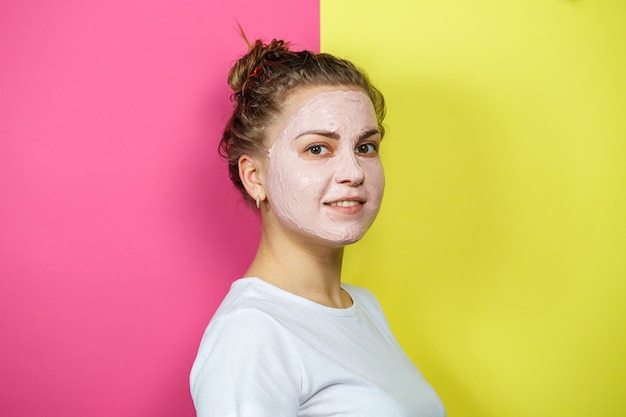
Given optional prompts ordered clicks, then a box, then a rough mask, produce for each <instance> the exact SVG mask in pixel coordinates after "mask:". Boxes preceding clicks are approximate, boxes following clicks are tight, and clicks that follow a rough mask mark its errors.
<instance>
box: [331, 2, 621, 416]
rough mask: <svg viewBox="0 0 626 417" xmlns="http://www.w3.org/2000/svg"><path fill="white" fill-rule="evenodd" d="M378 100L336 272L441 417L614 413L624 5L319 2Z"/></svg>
mask: <svg viewBox="0 0 626 417" xmlns="http://www.w3.org/2000/svg"><path fill="white" fill-rule="evenodd" d="M321 7H322V9H321V12H322V19H321V25H322V26H321V29H322V50H323V51H326V52H331V53H334V54H337V55H340V56H343V57H346V58H349V59H351V60H353V61H355V62H356V63H357V64H359V65H361V66H362V67H364V68H365V69H366V70H367V72H368V73H369V74H370V76H371V77H372V79H373V80H375V82H376V84H377V85H378V86H379V87H380V88H381V89H382V90H383V92H384V93H385V95H386V98H387V101H388V117H387V122H386V125H387V128H388V130H387V132H388V134H387V136H386V137H385V140H384V144H383V151H382V154H383V161H384V164H385V170H386V175H387V189H386V195H385V201H384V203H383V208H382V210H381V214H380V216H379V219H378V220H377V222H376V224H375V225H374V227H373V229H372V230H371V231H370V232H369V233H368V235H367V236H366V238H365V239H364V240H363V241H362V242H360V243H358V244H357V245H355V246H353V247H351V248H349V249H348V251H347V253H346V262H345V271H344V277H346V278H347V281H348V282H353V283H356V284H359V285H364V286H367V287H369V288H370V289H372V290H373V292H374V293H375V294H376V295H377V296H378V297H379V299H380V300H381V302H382V304H383V307H384V309H385V311H386V312H387V315H388V318H389V321H390V323H391V326H392V328H393V330H394V331H395V333H396V335H397V337H398V339H399V340H400V343H401V344H402V345H403V346H404V348H405V349H406V351H407V352H408V354H409V355H410V356H411V357H412V358H413V360H414V361H415V362H416V363H417V364H418V366H419V367H420V369H421V370H422V372H423V373H424V374H425V375H426V377H427V378H428V379H429V381H430V382H431V383H432V385H433V386H434V387H435V388H436V390H437V391H438V392H439V394H440V396H441V397H442V399H443V401H444V403H445V405H446V408H447V411H448V416H449V417H465V416H467V417H470V416H475V417H496V416H497V417H502V416H506V417H517V416H519V417H522V416H524V417H528V416H533V417H537V416H539V417H542V416H546V417H548V416H550V417H554V416H568V417H577V416H581V417H582V416H585V417H589V416H625V415H626V296H625V292H626V261H625V260H624V258H626V168H625V166H626V121H625V120H626V2H624V1H621V0H615V1H609V0H604V1H600V0H596V1H591V0H579V1H572V0H569V1H568V0H511V1H496V0H472V1H469V0H428V1H426V0H414V1H408V0H407V1H398V0H386V1H373V0H369V1H363V0H360V1H356V0H322V2H321Z"/></svg>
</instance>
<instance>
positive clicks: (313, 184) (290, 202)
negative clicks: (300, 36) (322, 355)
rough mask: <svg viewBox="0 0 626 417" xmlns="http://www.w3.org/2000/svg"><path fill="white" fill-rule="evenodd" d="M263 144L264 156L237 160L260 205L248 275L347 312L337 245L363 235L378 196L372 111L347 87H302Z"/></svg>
mask: <svg viewBox="0 0 626 417" xmlns="http://www.w3.org/2000/svg"><path fill="white" fill-rule="evenodd" d="M267 138H268V142H269V143H268V145H269V151H268V153H267V155H262V156H260V157H258V156H257V157H255V156H250V155H244V156H242V157H241V158H240V160H239V169H240V176H241V178H242V182H243V183H244V186H245V187H246V190H247V191H248V193H249V194H250V195H251V196H252V198H254V199H256V198H257V197H259V198H260V200H262V205H261V216H262V234H261V241H260V244H259V249H258V251H257V254H256V257H255V259H254V261H253V262H252V264H251V265H250V268H249V269H248V271H247V273H246V276H257V277H259V278H261V279H263V280H266V281H268V282H270V283H271V284H273V285H276V286H277V287H279V288H282V289H284V290H286V291H289V292H292V293H294V294H297V295H300V296H303V297H305V298H308V299H310V300H313V301H315V302H318V303H320V304H323V305H327V306H330V307H337V308H345V307H348V306H350V305H351V304H352V300H351V299H350V297H349V295H348V294H347V293H345V292H344V291H343V290H341V282H340V274H341V261H342V257H343V247H344V246H345V245H346V244H350V243H353V242H356V241H357V240H359V239H360V238H361V237H363V235H364V234H365V232H366V231H367V229H368V228H369V227H370V225H371V224H372V222H373V221H374V219H375V217H376V214H377V213H378V210H379V208H380V203H381V200H382V196H383V190H384V174H383V168H382V163H381V161H380V158H379V155H378V148H379V146H380V141H381V135H380V132H379V130H378V124H377V119H376V114H375V112H374V108H373V105H372V103H371V101H370V99H369V97H368V96H367V95H366V94H365V93H364V92H362V91H360V90H358V89H355V88H353V87H352V88H349V87H343V88H342V87H337V86H332V87H331V86H323V87H312V88H304V89H302V88H301V89H298V90H296V91H294V92H292V93H291V94H289V95H288V96H287V98H286V100H285V104H284V107H283V109H282V112H281V113H280V114H279V115H278V116H277V117H276V118H275V120H273V122H272V123H271V124H270V125H269V126H268V128H267Z"/></svg>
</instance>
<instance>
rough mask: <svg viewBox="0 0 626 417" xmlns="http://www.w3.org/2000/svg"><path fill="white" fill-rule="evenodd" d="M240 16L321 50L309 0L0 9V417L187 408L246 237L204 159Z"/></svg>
mask: <svg viewBox="0 0 626 417" xmlns="http://www.w3.org/2000/svg"><path fill="white" fill-rule="evenodd" d="M218 4H219V5H218ZM237 21H239V22H240V23H241V24H242V26H243V27H244V28H245V30H246V31H247V33H248V35H249V37H250V38H256V37H263V38H265V39H268V38H272V37H279V38H280V37H282V38H285V39H290V40H291V41H292V42H293V43H294V44H295V46H296V47H298V48H309V49H314V50H317V49H318V48H319V3H318V1H317V0H314V1H312V0H307V1H304V2H302V1H299V2H293V1H289V0H280V1H278V0H274V1H271V2H258V1H256V2H255V1H243V0H239V1H229V2H217V1H213V2H211V1H199V0H191V1H184V2H178V1H175V0H158V1H155V0H132V1H129V0H114V1H107V2H84V1H78V0H75V1H68V0H66V1H49V0H48V1H38V2H20V1H4V2H2V5H1V6H0V56H1V57H2V65H1V66H0V278H1V279H0V337H1V340H0V375H1V377H0V381H1V382H0V384H1V386H0V415H2V416H7V417H8V416H64V417H72V416H81V417H84V416H192V415H194V411H193V405H192V402H191V398H190V395H189V389H188V373H189V369H190V367H191V363H192V361H193V358H194V357H195V353H196V349H197V345H198V343H199V341H200V337H201V336H202V331H203V329H204V327H205V326H206V324H207V322H208V320H209V319H210V317H211V315H212V313H213V312H214V310H215V308H216V307H217V304H218V303H219V301H220V300H221V298H222V297H223V295H224V294H225V292H226V291H227V289H228V286H229V285H230V282H231V281H232V280H234V279H235V278H237V277H238V276H239V275H241V274H242V273H243V272H244V270H245V267H246V264H247V262H248V261H249V260H250V259H251V257H252V255H253V251H254V248H255V246H256V243H257V239H258V224H257V219H256V217H255V215H254V214H252V212H251V211H250V210H248V209H247V208H246V207H245V206H244V204H243V202H242V200H241V199H240V198H239V197H238V195H237V194H236V193H235V191H234V189H233V188H232V186H231V184H230V182H229V180H228V175H227V172H226V166H225V163H224V162H223V161H221V160H220V159H219V158H218V157H217V154H216V148H217V143H218V140H219V137H220V133H221V130H222V128H223V126H224V123H225V122H226V120H227V118H228V115H229V112H230V109H231V105H230V103H229V99H228V97H229V95H230V91H229V89H228V87H227V85H226V73H227V71H228V68H229V67H230V65H231V64H232V63H233V61H234V60H235V59H236V58H237V57H238V56H239V55H241V54H243V53H244V52H245V45H244V43H243V41H242V40H241V39H240V37H239V35H238V32H237V24H236V22H237Z"/></svg>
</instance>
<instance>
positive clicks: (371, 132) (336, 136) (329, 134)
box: [295, 129, 380, 140]
mask: <svg viewBox="0 0 626 417" xmlns="http://www.w3.org/2000/svg"><path fill="white" fill-rule="evenodd" d="M305 135H318V136H324V137H327V138H329V139H335V140H339V139H340V138H341V137H340V136H339V133H337V132H332V131H330V130H306V131H304V132H302V133H300V134H299V135H298V136H296V137H295V139H298V138H299V137H301V136H305ZM374 135H380V130H378V129H368V130H366V131H365V132H363V133H361V134H360V135H359V137H358V139H359V140H363V139H367V138H369V137H370V136H374Z"/></svg>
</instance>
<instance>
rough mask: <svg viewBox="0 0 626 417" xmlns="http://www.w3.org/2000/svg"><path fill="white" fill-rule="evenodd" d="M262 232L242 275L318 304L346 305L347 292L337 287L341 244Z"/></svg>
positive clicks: (340, 262) (348, 297)
mask: <svg viewBox="0 0 626 417" xmlns="http://www.w3.org/2000/svg"><path fill="white" fill-rule="evenodd" d="M268 235H270V234H267V233H263V234H262V236H261V242H260V243H259V248H258V250H257V253H256V256H255V258H254V260H253V261H252V264H251V265H250V267H249V268H248V271H247V272H246V276H255V277H259V278H260V279H262V280H264V281H266V282H268V283H270V284H272V285H275V286H276V287H278V288H281V289H283V290H285V291H288V292H291V293H293V294H296V295H299V296H301V297H304V298H308V299H309V300H312V301H315V302H317V303H319V304H322V305H325V306H328V307H335V308H347V307H350V306H351V305H352V300H351V299H350V296H349V295H348V294H347V293H346V292H345V291H343V290H342V289H341V264H342V259H343V247H341V246H339V247H329V246H327V245H322V244H312V243H311V242H310V241H307V242H304V241H302V240H298V239H297V238H289V237H287V236H284V235H282V236H276V234H271V236H272V238H271V239H269V238H268V237H267V236H268Z"/></svg>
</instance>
